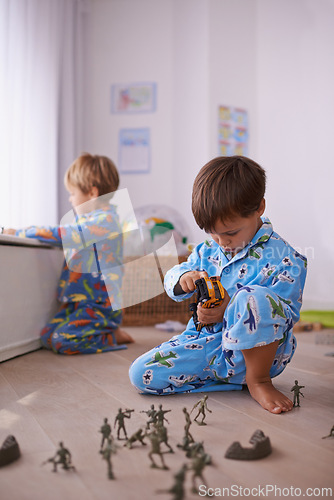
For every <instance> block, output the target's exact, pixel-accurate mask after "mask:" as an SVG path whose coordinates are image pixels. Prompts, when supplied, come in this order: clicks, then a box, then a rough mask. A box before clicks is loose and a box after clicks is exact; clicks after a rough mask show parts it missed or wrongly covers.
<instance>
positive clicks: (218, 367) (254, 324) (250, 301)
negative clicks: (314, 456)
mask: <svg viewBox="0 0 334 500" xmlns="http://www.w3.org/2000/svg"><path fill="white" fill-rule="evenodd" d="M265 184H266V174H265V171H264V170H263V169H262V167H260V166H259V165H258V164H257V163H255V162H254V161H252V160H250V159H248V158H245V157H242V156H231V157H218V158H215V159H213V160H212V161H210V162H209V163H207V164H206V165H205V166H204V167H203V168H202V169H201V170H200V172H199V173H198V175H197V177H196V179H195V182H194V186H193V195H192V211H193V215H194V217H195V220H196V222H197V224H198V226H199V227H200V228H201V229H204V230H205V231H206V232H207V233H209V234H210V237H211V239H209V240H208V241H205V242H204V243H202V244H200V245H198V246H197V247H196V248H195V249H194V250H193V252H192V253H191V255H190V256H189V258H188V260H187V262H185V263H182V264H180V265H177V266H174V267H173V268H172V269H171V270H170V271H168V272H167V274H166V276H165V289H166V292H167V294H168V295H169V296H170V297H171V298H172V299H174V300H176V301H181V300H184V299H187V298H189V297H191V296H192V294H193V293H194V290H195V288H196V286H195V281H196V280H197V279H199V278H202V277H205V276H207V277H209V276H210V277H211V276H219V277H220V280H221V283H222V285H223V287H224V290H225V297H224V300H223V303H222V304H221V305H220V306H218V307H214V308H211V309H209V308H206V309H205V308H204V307H202V306H201V304H199V305H198V306H197V315H198V320H199V321H200V322H201V323H204V324H213V325H212V326H206V327H203V328H202V329H201V330H200V331H199V332H198V331H197V330H196V327H195V324H194V321H193V318H191V319H190V321H189V322H188V325H187V328H186V330H185V331H184V332H183V333H182V334H181V335H177V336H175V337H173V338H172V339H171V340H169V341H167V342H164V343H163V344H161V345H159V346H157V347H155V348H154V349H152V350H151V351H149V352H147V353H146V354H143V355H142V356H140V357H139V358H138V359H136V360H135V361H134V362H133V364H132V366H131V367H130V379H131V382H132V383H133V385H135V386H136V387H137V388H138V389H139V390H140V391H141V392H143V393H146V394H147V393H149V394H158V395H160V394H175V393H180V392H203V391H205V392H207V391H225V390H237V389H242V387H243V385H244V384H247V386H248V389H249V392H250V394H251V396H252V397H253V398H254V399H255V400H256V401H257V402H258V403H259V404H260V405H261V406H262V407H263V408H265V409H266V410H268V411H269V412H271V413H281V412H285V411H289V410H291V409H292V406H293V404H292V401H291V400H290V399H289V398H288V397H286V396H285V395H284V394H282V393H281V392H279V391H278V390H277V389H275V387H274V386H273V384H272V382H271V379H272V378H273V377H275V376H277V375H279V373H281V372H282V371H283V370H284V368H285V366H286V364H287V363H288V362H289V361H290V360H291V358H292V356H293V353H294V350H295V347H296V340H295V338H294V336H293V332H292V330H293V325H294V324H295V323H296V321H298V318H299V311H300V307H301V302H302V291H303V288H304V283H305V278H306V258H305V257H303V256H302V255H301V254H300V253H298V252H297V251H295V250H294V249H293V248H292V247H291V246H290V245H289V244H288V243H287V242H286V241H284V240H283V239H282V238H281V237H280V236H279V235H278V234H277V233H275V232H274V231H273V228H272V225H271V223H270V221H269V219H267V218H265V217H262V215H263V213H264V210H265V200H264V193H265Z"/></svg>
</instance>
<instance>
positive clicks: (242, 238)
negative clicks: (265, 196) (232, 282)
mask: <svg viewBox="0 0 334 500" xmlns="http://www.w3.org/2000/svg"><path fill="white" fill-rule="evenodd" d="M264 208H265V202H264V200H262V202H261V204H260V207H259V209H258V210H257V211H256V212H254V213H253V214H252V215H250V216H249V217H235V218H233V219H230V220H226V221H224V222H222V221H221V220H220V219H219V220H217V222H216V225H215V230H214V232H213V233H210V235H211V237H212V239H213V240H214V241H215V242H216V243H218V245H219V246H220V247H221V248H222V249H223V250H224V252H231V254H232V256H234V255H236V254H237V253H238V252H240V251H241V250H242V249H243V248H245V246H247V245H248V243H249V242H250V241H251V240H252V238H253V237H254V235H255V234H256V233H257V232H258V230H259V229H260V227H261V226H262V220H261V215H262V214H263V212H264Z"/></svg>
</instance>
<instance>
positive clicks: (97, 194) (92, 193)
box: [89, 186, 99, 198]
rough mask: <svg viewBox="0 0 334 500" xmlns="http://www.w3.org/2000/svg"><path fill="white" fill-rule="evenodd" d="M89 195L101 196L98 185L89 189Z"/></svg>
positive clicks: (92, 196)
mask: <svg viewBox="0 0 334 500" xmlns="http://www.w3.org/2000/svg"><path fill="white" fill-rule="evenodd" d="M89 196H90V197H91V198H98V196H99V190H98V189H97V187H96V186H93V187H92V189H91V190H90V191H89Z"/></svg>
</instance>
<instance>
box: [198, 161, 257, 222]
mask: <svg viewBox="0 0 334 500" xmlns="http://www.w3.org/2000/svg"><path fill="white" fill-rule="evenodd" d="M265 189H266V173H265V171H264V170H263V168H262V167H260V165H258V164H257V163H256V162H255V161H253V160H251V159H250V158H246V157H245V156H218V157H217V158H214V159H213V160H211V161H209V162H208V163H207V164H206V165H204V167H202V169H201V170H200V171H199V173H198V174H197V176H196V178H195V181H194V186H193V193H192V212H193V214H194V217H195V220H196V222H197V224H198V226H199V227H200V228H201V229H204V230H205V231H206V232H210V231H213V230H214V228H215V224H216V222H217V221H218V220H221V221H222V222H224V221H226V220H229V219H233V218H234V217H248V216H249V215H251V214H252V213H254V212H255V211H256V210H257V209H258V208H259V205H260V203H261V200H262V198H263V197H264V193H265Z"/></svg>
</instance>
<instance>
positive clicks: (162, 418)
mask: <svg viewBox="0 0 334 500" xmlns="http://www.w3.org/2000/svg"><path fill="white" fill-rule="evenodd" d="M170 411H172V410H163V409H162V405H159V410H158V411H157V412H156V420H157V422H158V424H161V425H164V421H166V422H167V424H169V422H168V420H167V418H166V417H165V413H168V412H170Z"/></svg>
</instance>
